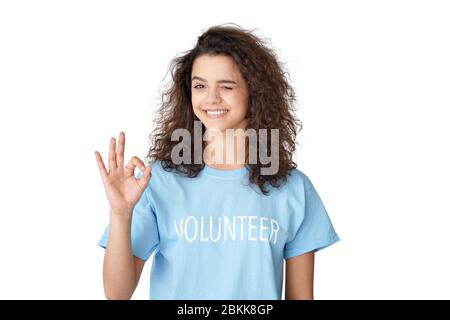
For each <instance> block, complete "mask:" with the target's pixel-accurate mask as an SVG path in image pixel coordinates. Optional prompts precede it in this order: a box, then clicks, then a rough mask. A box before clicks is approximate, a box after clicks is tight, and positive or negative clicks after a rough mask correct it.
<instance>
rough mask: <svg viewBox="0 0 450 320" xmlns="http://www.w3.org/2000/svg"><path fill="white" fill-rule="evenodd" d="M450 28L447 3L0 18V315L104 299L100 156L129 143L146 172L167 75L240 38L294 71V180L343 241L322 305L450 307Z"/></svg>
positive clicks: (323, 276)
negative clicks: (252, 36) (237, 29)
mask: <svg viewBox="0 0 450 320" xmlns="http://www.w3.org/2000/svg"><path fill="white" fill-rule="evenodd" d="M449 16H450V10H449V4H448V2H445V1H307V2H306V1H305V2H300V1H281V0H278V1H275V2H274V1H270V2H269V1H257V2H256V1H255V2H252V1H242V0H239V1H231V0H227V1H220V2H219V1H217V2H216V1H179V2H176V1H148V2H144V1H2V2H0V46H1V47H0V134H1V150H2V151H1V157H0V168H1V171H0V195H1V201H0V257H1V258H0V259H1V263H0V298H2V299H16V298H20V299H104V296H103V288H102V273H101V272H102V259H103V249H102V248H100V247H99V246H97V242H98V240H99V238H100V236H101V234H102V232H103V230H104V227H105V226H106V224H107V223H108V203H107V200H106V197H105V194H104V190H103V186H102V183H101V179H100V175H99V172H98V168H97V164H96V162H95V157H94V150H99V151H100V152H101V153H102V155H103V156H104V157H105V156H106V152H107V149H108V142H109V138H111V137H112V136H115V137H116V138H117V136H118V133H119V131H121V130H123V131H125V133H126V135H127V146H126V155H125V156H126V158H127V160H128V159H129V158H130V157H131V156H133V155H137V156H139V157H141V159H142V158H143V157H144V156H145V154H146V152H147V149H148V135H149V133H150V130H151V128H152V125H153V124H152V119H153V116H154V114H153V112H154V111H155V110H156V109H157V107H158V102H159V100H160V87H161V82H162V80H163V79H164V77H165V76H166V73H167V68H168V65H169V62H170V60H171V59H173V58H174V57H175V56H176V55H177V54H178V53H181V52H183V51H186V50H189V49H191V48H192V47H193V46H194V44H195V41H196V39H197V37H198V36H199V35H200V34H201V33H202V32H203V31H205V30H206V29H207V28H208V27H210V26H212V25H216V24H222V23H227V22H234V23H237V24H239V25H240V26H242V27H243V28H246V29H257V30H256V31H255V33H256V34H257V35H259V36H262V37H265V38H269V39H271V42H272V46H273V48H275V50H276V51H277V53H278V54H279V56H280V59H281V60H282V61H284V62H285V63H286V68H287V69H288V71H289V73H290V76H291V79H292V84H293V85H294V88H295V89H296V93H297V96H298V100H299V114H298V116H299V118H300V119H301V121H302V122H303V125H304V127H303V130H302V131H301V134H300V136H299V140H298V143H299V147H298V152H297V154H296V159H298V165H299V169H300V170H302V171H303V172H304V173H306V174H307V175H308V176H309V177H310V178H311V180H312V181H313V183H314V185H315V187H316V189H317V190H318V192H319V194H320V195H321V198H322V200H323V202H324V204H325V206H326V208H327V210H328V212H329V215H330V217H331V219H332V221H333V223H334V226H335V228H336V231H337V232H338V233H339V235H340V237H341V241H340V242H338V243H337V244H335V245H333V246H331V247H329V248H327V249H324V250H323V251H321V252H319V253H317V255H316V273H315V297H316V299H432V298H437V299H449V298H450V289H449V288H450V273H449V270H450V250H449V247H450V232H449V226H450V203H449V201H448V199H449V196H450V194H449V191H450V185H449V181H450V170H449V164H450V152H449V142H448V139H449V137H450V128H449V127H450V126H449V125H448V121H449V108H450V59H449V57H450V40H449V39H450V19H449ZM167 78H168V77H167ZM167 78H166V79H167ZM150 264H151V262H150V261H149V263H147V264H146V267H145V269H144V273H143V276H142V278H141V282H140V284H139V287H138V289H137V291H136V292H135V295H134V297H133V299H147V298H148V290H149V272H150Z"/></svg>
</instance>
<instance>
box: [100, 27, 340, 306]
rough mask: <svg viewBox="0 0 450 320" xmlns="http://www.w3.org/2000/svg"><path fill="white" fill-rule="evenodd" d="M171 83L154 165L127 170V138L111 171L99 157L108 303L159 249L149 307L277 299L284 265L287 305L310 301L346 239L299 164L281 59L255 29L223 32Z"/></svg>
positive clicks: (177, 64) (178, 67) (186, 57)
mask: <svg viewBox="0 0 450 320" xmlns="http://www.w3.org/2000/svg"><path fill="white" fill-rule="evenodd" d="M171 75H172V79H173V82H172V84H171V87H170V88H169V89H168V91H167V92H166V93H165V94H164V95H163V98H164V99H163V103H162V105H161V108H160V110H159V115H158V117H157V118H156V120H155V121H156V127H155V131H154V132H153V134H152V137H151V138H152V139H151V141H152V145H151V148H150V150H149V152H148V155H147V162H148V166H146V165H145V164H144V162H143V161H142V160H140V159H139V158H137V157H133V158H131V160H130V161H129V162H128V164H127V165H126V166H124V148H125V135H124V133H123V132H121V133H120V135H119V141H118V146H117V150H116V141H115V139H114V138H112V139H111V143H110V150H109V159H108V160H109V161H108V162H109V168H108V169H106V167H105V165H104V163H103V160H102V158H101V156H100V154H99V153H98V152H96V159H97V163H98V166H99V170H100V173H101V176H102V180H103V184H104V187H105V190H106V194H107V198H108V201H109V203H110V223H109V226H108V227H107V229H106V230H105V232H104V234H103V236H102V238H101V240H100V242H99V244H100V245H101V246H102V247H104V248H106V251H105V257H104V277H103V278H104V288H105V293H106V297H107V298H109V299H129V298H130V297H131V296H132V294H133V292H134V290H135V288H136V286H137V284H138V281H139V278H140V275H141V272H142V268H143V266H144V263H145V261H146V260H147V259H148V258H149V257H150V256H151V255H152V253H154V252H155V256H154V261H153V265H152V271H151V283H150V299H281V297H282V288H283V272H284V270H283V268H284V260H286V285H285V290H286V291H285V298H286V299H313V275H314V253H315V252H317V251H318V250H320V249H322V248H325V247H327V246H329V245H331V244H333V243H335V242H337V241H338V240H339V237H338V235H337V234H336V232H335V230H334V228H333V225H332V223H331V221H330V218H329V216H328V214H327V211H326V210H325V207H324V205H323V203H322V201H321V199H320V197H319V195H318V193H317V191H316V190H315V188H314V186H313V184H312V182H311V181H310V179H309V178H308V177H307V176H306V175H305V174H304V173H303V172H301V171H300V170H298V169H296V164H295V163H294V162H293V161H292V156H293V152H294V150H295V138H296V135H297V132H298V131H299V128H300V129H301V124H300V122H299V121H298V120H297V119H296V118H295V116H294V110H295V109H294V102H295V95H294V91H293V89H292V87H291V86H290V85H289V83H288V81H287V79H286V78H285V72H283V70H282V68H281V66H280V63H279V62H278V60H277V58H276V55H275V54H274V53H273V51H272V50H270V49H269V48H268V46H267V45H265V44H264V42H263V41H262V40H261V39H259V38H258V37H256V36H255V35H254V34H253V33H252V32H250V31H247V30H243V29H241V28H239V27H234V26H215V27H212V28H210V29H208V30H207V31H206V32H204V33H203V34H202V35H201V36H200V37H199V38H198V41H197V44H196V45H195V47H194V48H193V49H192V50H190V51H187V52H185V53H184V54H183V55H182V56H180V57H177V58H176V59H175V60H174V61H173V64H172V66H171ZM180 129H181V133H180ZM177 130H178V131H177ZM198 130H200V131H201V132H200V139H198V137H199V136H198ZM264 130H267V132H266V134H265V135H264V134H261V132H264ZM230 131H231V133H232V134H233V139H231V140H230V139H229V137H230V136H229V135H227V132H230ZM206 132H213V133H215V134H213V135H210V136H209V137H212V136H213V137H214V138H213V139H212V138H211V139H208V136H207V135H206ZM249 132H250V133H256V140H255V139H253V138H254V137H255V135H253V136H252V135H251V134H249ZM204 133H205V134H204ZM174 137H175V138H176V139H174ZM251 137H253V138H251ZM180 138H184V141H182V142H180V140H182V139H180ZM236 141H244V143H238V142H236ZM255 141H256V142H255ZM255 148H256V150H255ZM254 151H256V152H254ZM262 151H264V152H262ZM219 154H222V155H223V156H224V157H218V155H219ZM238 155H243V156H242V157H239V156H238ZM255 155H256V156H255ZM224 158H225V159H227V161H222V160H223V159H224ZM240 159H241V160H243V161H239V160H240ZM136 167H137V168H139V169H140V171H141V172H139V173H138V174H137V175H136V176H135V174H134V170H135V168H136Z"/></svg>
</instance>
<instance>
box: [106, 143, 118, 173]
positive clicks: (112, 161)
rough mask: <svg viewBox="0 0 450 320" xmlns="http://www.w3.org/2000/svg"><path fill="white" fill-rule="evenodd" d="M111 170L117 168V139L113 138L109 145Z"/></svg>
mask: <svg viewBox="0 0 450 320" xmlns="http://www.w3.org/2000/svg"><path fill="white" fill-rule="evenodd" d="M108 160H109V171H111V170H113V169H116V168H117V162H116V139H114V138H111V143H110V145H109V159H108Z"/></svg>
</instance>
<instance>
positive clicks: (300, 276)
mask: <svg viewBox="0 0 450 320" xmlns="http://www.w3.org/2000/svg"><path fill="white" fill-rule="evenodd" d="M313 283H314V252H307V253H304V254H302V255H299V256H296V257H293V258H290V259H287V260H286V290H285V299H286V300H313V299H314V297H313V296H314V294H313V291H314V290H313Z"/></svg>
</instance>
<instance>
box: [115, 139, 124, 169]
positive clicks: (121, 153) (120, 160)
mask: <svg viewBox="0 0 450 320" xmlns="http://www.w3.org/2000/svg"><path fill="white" fill-rule="evenodd" d="M124 153H125V133H124V132H120V133H119V145H118V146H117V166H118V167H123V157H124Z"/></svg>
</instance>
